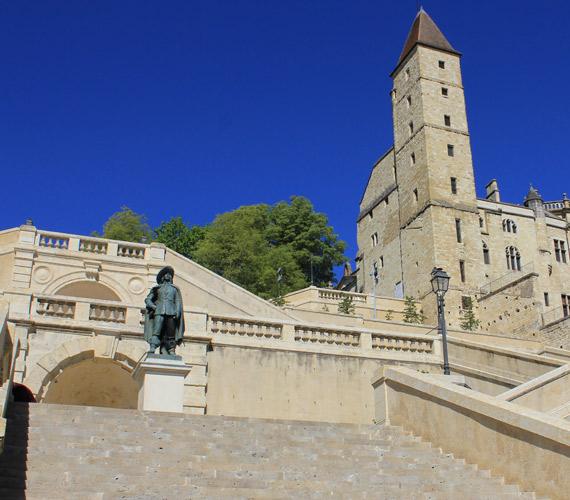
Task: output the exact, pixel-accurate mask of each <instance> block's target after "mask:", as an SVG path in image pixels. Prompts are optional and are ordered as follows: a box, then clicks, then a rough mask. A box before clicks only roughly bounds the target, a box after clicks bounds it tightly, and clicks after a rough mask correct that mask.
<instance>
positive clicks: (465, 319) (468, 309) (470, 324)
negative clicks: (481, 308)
mask: <svg viewBox="0 0 570 500" xmlns="http://www.w3.org/2000/svg"><path fill="white" fill-rule="evenodd" d="M466 299H469V300H465V304H464V307H463V311H462V314H461V328H463V329H464V330H469V331H471V332H472V331H475V330H477V329H478V328H479V325H480V324H481V321H480V320H478V319H477V318H476V317H475V313H474V312H473V300H472V299H471V297H466Z"/></svg>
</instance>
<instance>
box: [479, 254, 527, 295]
mask: <svg viewBox="0 0 570 500" xmlns="http://www.w3.org/2000/svg"><path fill="white" fill-rule="evenodd" d="M531 273H534V262H529V263H528V264H525V265H524V266H522V267H521V270H520V271H516V270H511V271H509V272H508V273H505V274H503V275H502V276H500V277H499V278H497V279H494V280H492V281H489V282H488V283H485V284H484V285H483V286H482V287H481V288H480V290H481V294H482V295H488V294H489V293H492V292H494V291H496V290H499V288H503V287H504V286H507V285H508V284H509V283H512V282H514V281H517V280H519V279H521V278H522V277H524V276H526V275H527V274H531Z"/></svg>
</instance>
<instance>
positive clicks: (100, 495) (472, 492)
mask: <svg viewBox="0 0 570 500" xmlns="http://www.w3.org/2000/svg"><path fill="white" fill-rule="evenodd" d="M51 494H53V498H57V499H58V500H62V499H65V498H88V499H90V498H93V499H97V500H102V499H107V498H113V499H115V498H133V499H134V498H136V499H159V498H221V497H228V498H233V499H235V498H324V497H334V498H347V499H348V498H350V499H353V498H386V499H388V498H398V499H400V498H406V499H408V498H409V499H415V498H418V499H420V498H421V499H424V500H425V499H433V500H435V499H451V498H453V499H456V498H457V497H459V496H460V497H462V500H465V499H470V498H477V499H481V498H493V499H495V498H533V497H534V496H533V494H531V493H529V494H522V493H520V492H519V490H518V488H517V487H516V486H513V485H505V484H503V480H502V479H501V478H494V477H491V474H490V473H489V472H488V471H480V470H478V469H477V467H476V466H474V465H469V464H466V463H465V461H463V460H456V459H455V458H454V457H453V456H452V455H450V454H444V453H442V452H441V450H439V449H436V448H433V447H432V446H431V444H430V443H427V442H423V441H422V440H421V439H418V438H416V437H414V436H412V435H410V434H409V433H406V432H404V431H403V430H402V429H401V428H397V427H389V426H378V425H353V424H331V423H323V422H303V421H279V420H269V419H250V418H247V419H244V418H236V417H220V416H203V415H202V416H200V415H176V414H158V413H148V412H139V411H136V410H116V409H108V408H93V407H73V406H63V405H44V404H36V405H22V404H15V405H12V407H11V409H10V413H9V419H8V427H7V437H6V441H5V452H4V454H3V455H2V457H0V498H24V496H23V495H25V498H42V500H44V499H47V498H50V497H49V495H51Z"/></svg>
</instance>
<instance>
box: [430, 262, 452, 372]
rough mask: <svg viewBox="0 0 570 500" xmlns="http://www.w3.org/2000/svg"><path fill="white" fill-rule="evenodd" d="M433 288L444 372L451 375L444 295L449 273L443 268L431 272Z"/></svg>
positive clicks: (436, 268)
mask: <svg viewBox="0 0 570 500" xmlns="http://www.w3.org/2000/svg"><path fill="white" fill-rule="evenodd" d="M431 288H432V290H433V293H435V295H436V296H437V319H438V326H439V332H440V333H441V339H442V343H443V374H444V375H450V374H451V372H450V370H449V358H448V356H447V328H446V326H445V301H444V296H445V293H446V292H447V290H448V288H449V275H448V274H447V273H446V272H445V271H444V270H443V269H442V268H441V267H434V268H433V270H432V272H431Z"/></svg>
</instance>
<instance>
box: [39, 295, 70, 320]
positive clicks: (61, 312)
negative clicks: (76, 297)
mask: <svg viewBox="0 0 570 500" xmlns="http://www.w3.org/2000/svg"><path fill="white" fill-rule="evenodd" d="M36 313H37V314H38V315H40V316H51V317H56V318H73V317H74V316H75V302H71V301H68V300H61V299H56V298H38V299H37V300H36Z"/></svg>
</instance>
